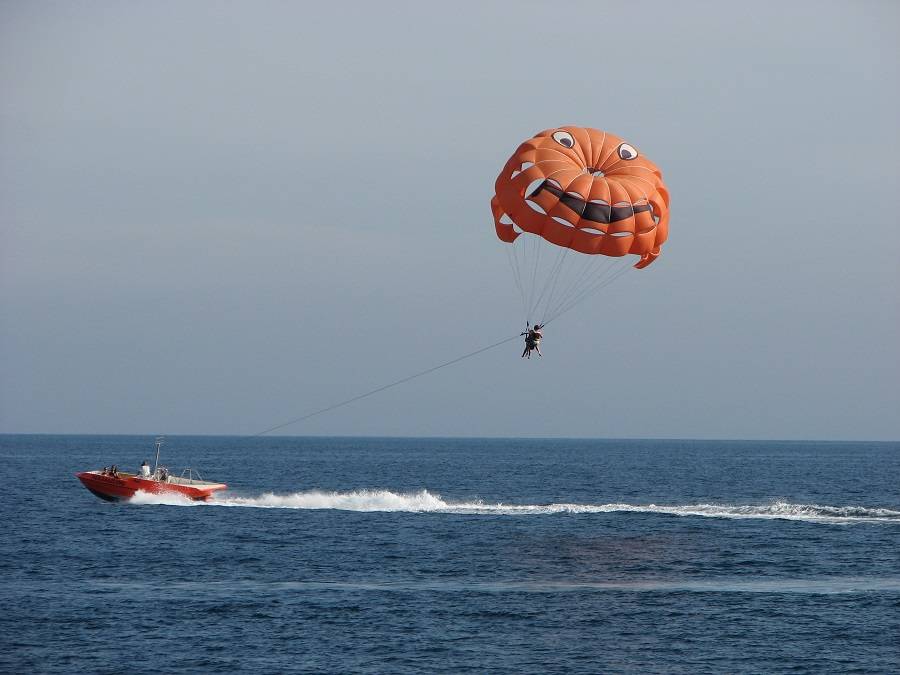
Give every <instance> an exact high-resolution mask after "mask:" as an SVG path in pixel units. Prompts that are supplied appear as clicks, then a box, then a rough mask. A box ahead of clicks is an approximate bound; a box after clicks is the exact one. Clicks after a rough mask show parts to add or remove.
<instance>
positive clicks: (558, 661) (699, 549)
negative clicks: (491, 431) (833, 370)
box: [0, 436, 900, 673]
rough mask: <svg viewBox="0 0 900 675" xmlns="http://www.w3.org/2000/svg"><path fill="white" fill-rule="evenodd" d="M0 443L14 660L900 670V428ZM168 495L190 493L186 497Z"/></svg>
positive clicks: (0, 632) (31, 663)
mask: <svg viewBox="0 0 900 675" xmlns="http://www.w3.org/2000/svg"><path fill="white" fill-rule="evenodd" d="M163 450H164V458H165V459H166V460H167V462H166V463H168V464H169V465H170V466H173V467H175V466H186V465H191V466H196V467H199V468H200V469H201V470H202V471H203V473H204V476H205V477H207V478H210V479H216V480H221V481H225V482H227V483H229V485H230V486H231V489H230V490H229V492H228V493H226V494H224V495H223V496H222V497H220V499H219V500H218V503H216V504H209V505H189V504H184V503H179V502H178V501H177V500H173V499H168V500H160V499H158V498H157V499H151V498H143V499H139V500H137V501H140V502H141V503H127V504H111V503H107V502H103V501H101V500H99V499H97V498H96V497H94V496H93V495H91V494H90V493H89V492H87V491H86V490H85V489H84V488H83V487H82V486H81V484H80V483H79V482H78V481H77V480H76V479H75V478H74V476H73V473H74V472H75V471H78V470H83V469H89V468H98V467H102V466H104V465H108V464H112V463H116V464H118V465H119V466H120V467H121V468H131V469H132V470H134V469H136V468H137V466H138V464H140V462H141V460H143V459H149V460H151V461H152V459H153V457H152V439H151V438H146V437H135V438H129V437H108V436H107V437H101V436H97V437H88V436H0V456H2V457H0V459H2V467H3V469H2V474H3V496H2V509H3V516H4V528H3V531H2V534H0V542H2V547H0V553H2V555H0V579H2V581H0V609H2V611H0V669H2V670H4V671H7V672H16V673H25V672H48V673H78V672H91V673H94V672H96V673H117V672H133V673H157V672H158V673H213V672H237V671H252V672H258V673H283V672H322V673H346V672H378V673H384V672H392V673H394V672H453V673H465V672H471V673H485V672H491V673H504V672H535V673H538V672H539V673H575V672H577V673H581V672H584V673H597V672H640V673H654V672H660V673H706V672H728V673H738V672H765V673H779V672H816V673H821V672H840V673H890V672H900V444H898V443H814V442H809V443H778V442H754V443H749V442H720V441H708V442H698V441H588V440H569V441H559V440H550V441H545V440H471V439H466V440H441V439H359V438H352V439H347V438H345V439H324V438H308V439H300V438H263V439H245V438H199V437H190V438H188V437H185V438H170V439H169V441H168V444H167V445H165V446H164V448H163ZM161 502H171V503H161Z"/></svg>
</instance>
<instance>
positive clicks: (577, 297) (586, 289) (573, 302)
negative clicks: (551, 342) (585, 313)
mask: <svg viewBox="0 0 900 675" xmlns="http://www.w3.org/2000/svg"><path fill="white" fill-rule="evenodd" d="M620 262H621V261H618V260H616V261H608V264H607V265H605V266H604V268H603V270H602V271H601V272H600V274H598V275H596V276H594V277H593V278H591V279H589V280H588V282H587V283H586V284H583V285H582V286H581V287H580V288H579V289H578V290H577V292H575V293H574V294H572V295H571V296H570V297H569V298H568V299H567V300H566V301H565V302H564V303H561V304H560V306H559V307H558V308H557V311H556V312H555V313H554V316H553V318H554V319H555V318H558V317H559V316H561V315H562V314H565V313H566V312H568V311H569V310H571V309H572V308H573V307H575V306H577V305H578V304H580V303H581V302H582V301H583V300H585V299H587V298H588V297H590V296H591V295H592V294H593V293H595V292H597V291H599V290H600V289H601V288H603V287H605V286H606V285H608V283H611V282H612V281H614V280H615V279H617V278H618V276H619V275H620V274H621V273H622V272H623V269H622V267H621V266H620V265H619V263H620ZM628 269H629V267H628V266H627V265H626V266H625V267H624V270H628Z"/></svg>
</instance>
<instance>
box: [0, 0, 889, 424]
mask: <svg viewBox="0 0 900 675" xmlns="http://www.w3.org/2000/svg"><path fill="white" fill-rule="evenodd" d="M898 25H900V5H898V4H897V3H895V2H849V1H848V2H792V3H784V2H754V3H740V4H738V3H710V2H702V3H689V2H688V3H668V2H633V1H631V2H611V3H606V2H596V1H594V2H584V3H566V2H554V3H525V2H509V3H500V2H492V3H474V2H473V3H461V4H456V5H452V6H451V5H448V4H446V3H443V4H442V3H414V2H410V3H395V2H391V3H362V2H358V3H309V4H306V3H288V2H285V3H280V2H234V3H214V2H192V3H182V2H129V3H114V2H82V3H52V2H38V3H32V2H3V3H2V4H0V92H2V95H0V228H2V229H0V292H2V295H0V350H2V361H0V431H3V432H84V433H147V434H152V433H170V434H178V433H213V434H243V433H254V432H257V431H260V430H262V429H265V428H267V427H269V426H272V425H274V424H277V423H279V422H282V421H285V420H287V419H290V418H292V417H295V416H298V415H301V414H303V413H305V412H308V411H310V410H314V409H317V408H320V407H323V406H325V405H328V404H330V403H333V402H336V401H340V400H342V399H344V398H348V397H350V396H352V395H354V394H358V393H360V392H363V391H366V390H368V389H371V388H374V387H377V386H379V385H381V384H384V383H386V382H390V381H392V380H394V379H397V378H399V377H402V376H404V375H407V374H409V373H412V372H415V371H417V370H421V369H424V368H428V367H430V366H432V365H435V364H437V363H439V362H441V361H443V360H446V359H450V358H453V357H455V356H458V355H460V354H464V353H466V352H469V351H472V350H474V349H477V348H479V347H481V346H484V345H487V344H490V343H491V342H494V341H497V340H499V339H502V338H504V337H506V336H507V335H510V334H512V333H515V332H517V331H518V330H519V327H520V326H519V324H520V320H521V312H520V306H519V304H518V298H517V295H516V289H515V286H514V284H513V280H512V275H511V273H510V270H509V267H508V266H507V261H506V258H505V257H504V253H503V249H502V248H501V246H502V245H501V244H500V243H499V242H498V241H497V240H496V238H495V235H494V233H493V225H492V221H491V216H490V210H489V208H488V201H489V199H490V196H491V193H492V187H493V181H494V178H495V177H496V174H497V172H498V171H499V170H500V168H501V167H502V165H503V163H504V162H505V160H506V159H507V157H508V156H509V154H510V153H511V152H512V151H513V150H514V149H515V147H516V145H517V144H518V143H519V142H521V141H522V140H524V139H525V138H527V137H529V136H531V135H532V134H533V133H535V132H537V131H539V130H541V129H545V128H548V127H552V126H556V125H562V124H580V125H585V126H594V127H598V128H601V129H607V130H609V131H611V132H613V133H616V134H618V135H620V136H623V137H625V138H626V139H628V140H629V141H630V142H632V143H634V144H635V145H637V146H638V147H639V148H641V149H642V150H643V151H644V152H646V154H647V155H648V156H650V157H651V158H652V159H653V160H654V161H655V162H657V164H659V165H660V167H661V168H662V169H663V172H664V175H665V178H666V182H667V184H668V185H669V187H670V189H671V192H672V222H671V230H670V240H669V242H668V243H667V244H666V245H665V247H664V250H663V255H662V256H661V258H660V259H659V260H658V261H657V262H656V263H655V264H654V265H652V266H651V267H649V268H648V269H646V270H642V271H636V272H634V273H629V274H627V275H625V277H623V278H622V279H621V280H620V281H618V282H616V284H614V285H612V286H610V287H609V288H608V289H605V291H604V292H603V293H601V294H600V295H598V296H597V297H594V298H592V299H591V300H590V301H589V302H586V303H584V304H583V305H582V306H580V307H579V308H578V309H577V310H575V311H573V312H570V313H569V314H567V315H566V316H565V317H563V318H561V319H560V320H559V321H557V322H556V323H554V324H553V326H552V329H551V330H548V335H547V337H546V339H545V341H544V344H543V345H542V346H543V350H544V353H545V358H544V359H543V360H541V361H535V360H532V361H531V362H523V361H521V360H520V359H519V353H520V349H519V345H518V344H515V343H512V344H510V345H508V346H505V347H502V348H499V349H498V350H495V351H492V352H489V353H487V354H483V355H481V356H479V357H477V358H474V359H471V360H469V361H466V362H464V363H461V364H458V365H456V366H453V367H452V368H448V369H445V370H442V371H440V372H438V373H435V374H433V375H430V376H428V377H426V378H423V379H420V380H417V381H415V382H411V383H409V384H407V385H404V386H402V387H398V388H395V389H392V390H390V391H388V392H385V393H383V394H380V395H379V396H377V397H373V398H370V399H367V400H365V401H362V402H359V403H357V404H353V405H351V406H348V407H346V408H343V409H341V410H339V411H335V412H333V413H329V414H327V415H323V416H320V417H317V418H315V419H312V420H309V421H308V422H305V423H303V424H301V425H296V426H294V427H290V428H288V429H285V430H284V431H283V432H282V433H290V434H391V435H523V436H531V435H536V436H600V437H694V438H704V437H716V438H817V439H897V438H900V421H898V418H900V386H898V383H900V357H898V355H897V348H898V345H900V302H898V295H900V293H898V291H900V264H898V254H900V222H898V213H900V196H898V194H900V190H898V188H900V181H898V174H897V166H898V161H897V157H898V155H900V132H898V124H897V120H898V119H900V99H898V82H900V77H898V75H900V72H898V71H900V51H898V49H900V48H898V45H897V40H896V27H897V26H898Z"/></svg>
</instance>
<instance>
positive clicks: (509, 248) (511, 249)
mask: <svg viewBox="0 0 900 675" xmlns="http://www.w3.org/2000/svg"><path fill="white" fill-rule="evenodd" d="M503 250H504V251H505V252H506V259H507V261H509V268H510V269H511V270H512V273H513V279H514V280H515V282H516V288H517V289H518V291H519V298H520V299H521V301H522V311H523V312H526V313H527V308H526V307H525V288H524V287H523V286H522V274H521V271H520V270H519V256H518V254H517V253H516V249H515V244H514V243H513V244H506V243H504V244H503ZM514 256H515V262H513V257H514Z"/></svg>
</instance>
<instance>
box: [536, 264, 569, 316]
mask: <svg viewBox="0 0 900 675" xmlns="http://www.w3.org/2000/svg"><path fill="white" fill-rule="evenodd" d="M568 250H569V249H568V248H560V249H559V253H557V255H556V261H555V262H554V263H553V266H552V267H551V268H550V275H549V276H548V278H547V281H546V282H544V284H543V288H542V289H541V293H540V295H538V297H537V300H535V302H534V307H530V308H529V310H528V313H529V314H534V315H535V317H534V318H535V320H536V321H537V322H538V323H540V320H541V318H543V317H542V315H541V314H539V313H538V309H540V306H541V301H542V300H543V299H544V296H545V295H546V294H547V291H548V290H549V288H550V286H551V285H552V284H553V282H554V280H555V279H557V278H558V277H559V274H560V271H561V270H562V264H563V262H564V261H565V259H566V251H568Z"/></svg>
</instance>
